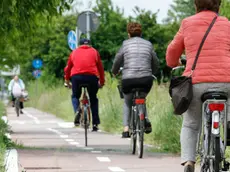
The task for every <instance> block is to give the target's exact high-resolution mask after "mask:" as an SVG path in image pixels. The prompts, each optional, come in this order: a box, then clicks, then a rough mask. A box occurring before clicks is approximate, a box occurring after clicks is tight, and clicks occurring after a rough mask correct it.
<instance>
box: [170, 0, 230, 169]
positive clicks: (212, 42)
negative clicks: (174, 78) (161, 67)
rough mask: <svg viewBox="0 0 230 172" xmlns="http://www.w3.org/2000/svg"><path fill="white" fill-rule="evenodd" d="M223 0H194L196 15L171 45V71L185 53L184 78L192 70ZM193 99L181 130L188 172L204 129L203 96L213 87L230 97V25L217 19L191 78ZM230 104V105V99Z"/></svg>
mask: <svg viewBox="0 0 230 172" xmlns="http://www.w3.org/2000/svg"><path fill="white" fill-rule="evenodd" d="M220 4H221V0H195V7H196V12H197V13H196V14H195V15H193V16H190V17H188V18H185V19H184V20H183V21H182V23H181V26H180V29H179V31H178V32H177V34H176V35H175V37H174V39H173V41H172V42H171V43H170V44H169V46H168V48H167V53H166V62H167V65H168V66H169V67H171V68H173V67H176V66H178V65H180V57H181V55H182V54H183V52H184V51H185V54H186V59H187V64H186V68H185V71H184V73H183V75H184V76H188V75H189V74H190V73H191V68H192V65H193V62H194V60H195V56H196V53H197V50H198V47H199V45H200V43H201V40H202V39H203V37H204V34H205V32H206V30H207V28H208V27H209V25H210V23H211V22H212V20H213V19H214V17H215V16H216V15H218V12H219V8H220ZM192 82H193V94H194V95H193V100H192V102H191V104H190V107H189V109H188V110H187V111H186V112H185V113H184V114H183V125H182V130H181V139H180V140H181V164H182V165H184V166H185V167H184V171H185V172H194V164H195V159H196V157H195V155H196V142H197V135H198V131H199V127H200V126H201V120H202V118H201V115H202V102H201V95H202V94H203V93H204V92H205V91H206V90H207V89H211V88H220V89H221V90H225V91H227V92H228V93H229V95H230V22H229V21H228V19H227V18H225V17H221V16H218V18H217V20H216V22H215V24H214V26H213V28H212V29H211V31H210V33H209V35H208V37H207V39H206V41H205V43H204V45H203V48H202V50H201V53H200V56H199V58H198V62H197V66H196V69H195V70H194V73H193V75H192ZM228 104H230V99H229V102H228Z"/></svg>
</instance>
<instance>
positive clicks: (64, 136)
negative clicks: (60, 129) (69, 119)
mask: <svg viewBox="0 0 230 172" xmlns="http://www.w3.org/2000/svg"><path fill="white" fill-rule="evenodd" d="M60 137H61V138H63V139H65V138H68V137H69V136H68V135H60Z"/></svg>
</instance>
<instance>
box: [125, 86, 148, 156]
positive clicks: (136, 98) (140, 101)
mask: <svg viewBox="0 0 230 172" xmlns="http://www.w3.org/2000/svg"><path fill="white" fill-rule="evenodd" d="M132 93H133V103H132V111H131V116H130V121H129V133H130V136H131V149H132V154H135V153H136V147H137V148H138V157H139V158H142V157H143V152H144V132H145V117H146V104H145V100H146V99H145V97H146V93H144V91H143V89H138V88H135V89H132Z"/></svg>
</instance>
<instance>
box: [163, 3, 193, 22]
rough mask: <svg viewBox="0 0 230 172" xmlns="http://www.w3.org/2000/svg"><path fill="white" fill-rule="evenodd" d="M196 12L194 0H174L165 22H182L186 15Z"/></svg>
mask: <svg viewBox="0 0 230 172" xmlns="http://www.w3.org/2000/svg"><path fill="white" fill-rule="evenodd" d="M194 14H195V5H194V0H173V4H171V5H170V9H169V11H168V18H167V19H166V20H165V22H167V23H168V22H180V21H181V20H182V19H184V18H185V17H188V16H191V15H194Z"/></svg>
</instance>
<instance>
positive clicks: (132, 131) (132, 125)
mask: <svg viewBox="0 0 230 172" xmlns="http://www.w3.org/2000/svg"><path fill="white" fill-rule="evenodd" d="M134 115H135V112H134V111H133V110H132V114H131V119H130V126H129V127H130V134H131V144H130V145H131V150H132V154H133V155H134V154H135V153H136V143H137V134H136V133H137V132H136V125H135V121H134Z"/></svg>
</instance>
